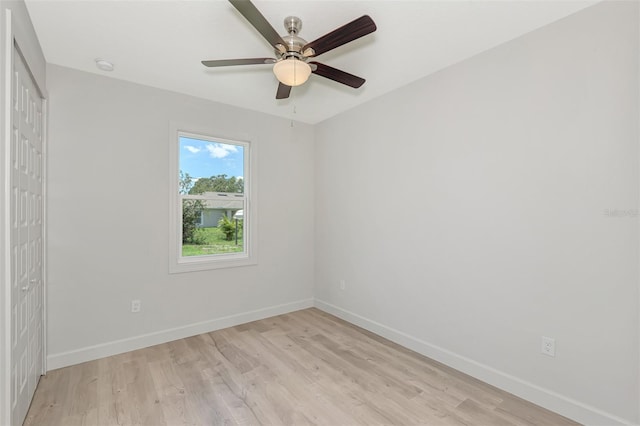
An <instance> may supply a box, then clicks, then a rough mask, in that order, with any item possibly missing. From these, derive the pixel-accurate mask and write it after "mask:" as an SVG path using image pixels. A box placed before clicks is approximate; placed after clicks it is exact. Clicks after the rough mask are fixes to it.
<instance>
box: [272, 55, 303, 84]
mask: <svg viewBox="0 0 640 426" xmlns="http://www.w3.org/2000/svg"><path fill="white" fill-rule="evenodd" d="M273 73H274V74H275V75H276V78H277V79H278V81H279V82H280V83H282V84H286V85H287V86H291V87H293V86H300V85H301V84H304V83H305V82H306V81H307V80H308V79H309V76H310V75H311V67H310V66H309V64H307V63H306V62H304V61H301V60H299V59H296V58H288V59H283V60H282V61H279V62H276V64H275V65H274V66H273Z"/></svg>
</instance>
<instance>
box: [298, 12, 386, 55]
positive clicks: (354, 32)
mask: <svg viewBox="0 0 640 426" xmlns="http://www.w3.org/2000/svg"><path fill="white" fill-rule="evenodd" d="M376 28H377V27H376V24H375V23H374V22H373V19H371V18H370V17H369V16H368V15H364V16H361V17H359V18H358V19H356V20H354V21H351V22H349V23H348V24H346V25H343V26H341V27H340V28H337V29H335V30H333V31H331V32H330V33H329V34H326V35H324V36H322V37H320V38H319V39H317V40H314V41H312V42H309V43H307V44H306V45H304V46H303V47H302V52H305V50H307V49H309V48H311V49H313V53H312V54H310V55H307V54H306V52H305V53H304V55H305V56H307V57H311V56H318V55H321V54H323V53H325V52H328V51H329V50H331V49H335V48H336V47H339V46H342V45H343V44H347V43H349V42H351V41H353V40H356V39H358V38H360V37H363V36H366V35H367V34H370V33H372V32H374V31H375V30H376Z"/></svg>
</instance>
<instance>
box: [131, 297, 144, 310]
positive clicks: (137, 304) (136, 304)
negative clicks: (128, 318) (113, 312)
mask: <svg viewBox="0 0 640 426" xmlns="http://www.w3.org/2000/svg"><path fill="white" fill-rule="evenodd" d="M140 309H142V302H140V300H137V299H136V300H132V301H131V312H140Z"/></svg>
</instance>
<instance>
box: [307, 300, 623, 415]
mask: <svg viewBox="0 0 640 426" xmlns="http://www.w3.org/2000/svg"><path fill="white" fill-rule="evenodd" d="M315 307H316V308H318V309H320V310H322V311H325V312H327V313H329V314H332V315H335V316H336V317H338V318H341V319H343V320H345V321H348V322H350V323H352V324H355V325H357V326H359V327H362V328H364V329H365V330H368V331H371V332H372V333H375V334H377V335H379V336H382V337H384V338H386V339H389V340H391V341H392V342H395V343H397V344H399V345H402V346H404V347H406V348H409V349H411V350H413V351H416V352H418V353H419V354H421V355H424V356H426V357H429V358H431V359H434V360H436V361H439V362H441V363H443V364H445V365H448V366H449V367H452V368H455V369H456V370H459V371H461V372H463V373H466V374H468V375H470V376H473V377H475V378H477V379H480V380H482V381H484V382H486V383H489V384H490V385H493V386H495V387H497V388H499V389H502V390H505V391H507V392H510V393H512V394H514V395H517V396H519V397H520V398H523V399H526V400H527V401H531V402H533V403H534V404H537V405H540V406H541V407H544V408H546V409H548V410H551V411H554V412H556V413H558V414H561V415H563V416H565V417H568V418H570V419H573V420H575V421H578V422H580V423H583V424H585V425H603V426H604V425H607V426H608V425H631V424H632V423H633V422H631V421H629V420H625V419H622V418H620V417H617V416H615V415H613V414H610V413H606V412H604V411H602V410H599V409H597V408H595V407H591V406H589V405H587V404H584V403H582V402H580V401H576V400H574V399H572V398H569V397H566V396H564V395H560V394H558V393H556V392H553V391H551V390H549V389H544V388H542V387H540V386H537V385H534V384H533V383H529V382H527V381H525V380H522V379H519V378H518V377H515V376H512V375H509V374H507V373H504V372H502V371H499V370H496V369H494V368H492V367H489V366H487V365H484V364H481V363H479V362H476V361H474V360H472V359H469V358H466V357H464V356H462V355H458V354H456V353H454V352H451V351H448V350H446V349H444V348H441V347H438V346H435V345H432V344H430V343H428V342H425V341H423V340H420V339H418V338H416V337H413V336H410V335H408V334H406V333H403V332H402V331H399V330H395V329H393V328H391V327H387V326H386V325H383V324H380V323H378V322H376V321H372V320H370V319H368V318H365V317H363V316H360V315H358V314H355V313H353V312H349V311H347V310H345V309H342V308H340V307H338V306H335V305H332V304H330V303H327V302H323V301H322V300H318V299H315Z"/></svg>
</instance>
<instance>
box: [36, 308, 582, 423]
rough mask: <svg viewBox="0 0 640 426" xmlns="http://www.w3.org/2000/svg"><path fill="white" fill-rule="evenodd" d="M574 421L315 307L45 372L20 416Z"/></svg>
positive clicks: (63, 419) (50, 419)
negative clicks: (29, 404)
mask: <svg viewBox="0 0 640 426" xmlns="http://www.w3.org/2000/svg"><path fill="white" fill-rule="evenodd" d="M218 424H225V425H227V424H228V425H234V424H239V425H258V424H264V425H308V424H311V425H360V424H363V425H382V424H384V425H487V426H489V425H491V426H494V425H495V426H500V425H505V426H506V425H527V426H531V425H557V426H564V425H575V424H577V423H575V422H573V421H571V420H569V419H567V418H564V417H562V416H559V415H557V414H554V413H552V412H550V411H548V410H545V409H543V408H540V407H538V406H536V405H533V404H531V403H529V402H526V401H524V400H522V399H520V398H517V397H515V396H513V395H511V394H509V393H506V392H503V391H501V390H498V389H496V388H494V387H492V386H489V385H487V384H485V383H483V382H481V381H479V380H476V379H474V378H471V377H469V376H467V375H465V374H462V373H460V372H458V371H456V370H453V369H451V368H448V367H446V366H444V365H442V364H439V363H437V362H435V361H433V360H430V359H428V358H425V357H423V356H421V355H418V354H416V353H415V352H412V351H410V350H408V349H406V348H403V347H401V346H399V345H396V344H394V343H392V342H389V341H388V340H385V339H383V338H381V337H379V336H376V335H374V334H372V333H369V332H367V331H365V330H362V329H360V328H358V327H356V326H353V325H351V324H349V323H347V322H344V321H342V320H340V319H338V318H336V317H333V316H331V315H329V314H326V313H324V312H322V311H319V310H317V309H313V308H312V309H305V310H302V311H298V312H294V313H291V314H287V315H280V316H277V317H273V318H268V319H265V320H261V321H255V322H252V323H249V324H244V325H241V326H237V327H232V328H228V329H224V330H219V331H215V332H212V333H207V334H202V335H199V336H194V337H190V338H187V339H181V340H177V341H174V342H170V343H165V344H162V345H158V346H153V347H150V348H146V349H141V350H138V351H134V352H129V353H125V354H121V355H116V356H112V357H108V358H103V359H100V360H96V361H91V362H86V363H84V364H79V365H75V366H71V367H67V368H62V369H59V370H54V371H51V372H49V373H48V374H47V375H46V376H44V377H42V379H41V380H40V384H39V386H38V389H37V391H36V394H35V397H34V400H33V403H32V405H31V408H30V410H29V413H28V415H27V419H26V420H25V425H38V426H45V425H64V426H72V425H150V426H151V425H152V426H161V425H218Z"/></svg>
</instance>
